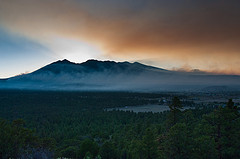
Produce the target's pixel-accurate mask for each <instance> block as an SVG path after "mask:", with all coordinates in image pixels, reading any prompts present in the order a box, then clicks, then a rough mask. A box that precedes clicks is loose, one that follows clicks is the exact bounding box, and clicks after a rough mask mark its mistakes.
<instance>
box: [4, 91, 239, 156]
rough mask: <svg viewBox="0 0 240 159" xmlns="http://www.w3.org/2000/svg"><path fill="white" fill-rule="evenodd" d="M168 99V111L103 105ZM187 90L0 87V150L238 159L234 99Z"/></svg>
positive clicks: (15, 153)
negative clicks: (211, 98)
mask: <svg viewBox="0 0 240 159" xmlns="http://www.w3.org/2000/svg"><path fill="white" fill-rule="evenodd" d="M163 97H164V98H166V99H170V100H169V101H168V102H167V103H166V104H167V105H168V106H169V108H170V110H169V111H164V112H159V113H152V112H141V113H134V112H131V111H127V112H124V111H118V110H113V111H105V108H114V107H121V106H138V105H143V104H151V103H154V104H156V103H159V99H160V98H163ZM185 99H186V94H185V93H182V94H175V93H171V92H168V93H135V92H67V91H65V92H64V91H63V92H61V91H48V92H47V91H46V92H45V91H22V90H1V91H0V158H1V159H9V158H22V159H25V158H26V159H30V158H36V159H41V158H62V157H64V158H72V159H230V158H231V159H239V158H240V113H239V108H238V103H234V101H233V100H232V99H226V101H225V102H224V103H218V104H217V106H216V105H212V106H211V105H210V104H209V105H207V106H205V105H201V104H197V103H194V104H193V105H194V109H187V110H181V108H182V107H183V106H185V105H186V104H189V102H187V101H186V100H185Z"/></svg>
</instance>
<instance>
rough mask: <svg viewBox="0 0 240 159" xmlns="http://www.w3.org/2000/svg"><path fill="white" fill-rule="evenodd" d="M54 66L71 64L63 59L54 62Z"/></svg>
mask: <svg viewBox="0 0 240 159" xmlns="http://www.w3.org/2000/svg"><path fill="white" fill-rule="evenodd" d="M54 64H73V62H71V61H69V60H67V59H64V60H58V61H56V62H54Z"/></svg>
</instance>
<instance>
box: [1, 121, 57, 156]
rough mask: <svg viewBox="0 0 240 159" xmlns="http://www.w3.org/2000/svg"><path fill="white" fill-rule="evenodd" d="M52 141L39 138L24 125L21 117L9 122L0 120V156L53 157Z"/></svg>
mask: <svg viewBox="0 0 240 159" xmlns="http://www.w3.org/2000/svg"><path fill="white" fill-rule="evenodd" d="M53 148H54V142H53V141H52V140H51V139H46V138H45V139H40V138H38V137H37V136H36V135H35V134H34V132H33V131H32V130H30V129H27V128H25V127H24V121H23V120H21V119H18V120H14V121H13V122H12V123H9V122H7V121H5V120H0V158H1V159H9V158H31V157H33V158H36V157H41V156H47V157H49V158H51V157H53V153H52V150H53Z"/></svg>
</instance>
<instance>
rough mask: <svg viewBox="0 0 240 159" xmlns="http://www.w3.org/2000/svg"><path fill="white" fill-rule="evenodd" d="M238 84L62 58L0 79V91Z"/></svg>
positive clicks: (232, 79)
mask: <svg viewBox="0 0 240 159" xmlns="http://www.w3.org/2000/svg"><path fill="white" fill-rule="evenodd" d="M239 81H240V76H237V75H215V74H209V73H203V72H199V71H196V72H181V71H170V70H165V69H162V68H157V67H153V66H148V65H144V64H141V63H138V62H133V63H130V62H127V61H125V62H115V61H99V60H94V59H90V60H87V61H85V62H82V63H74V62H71V61H68V60H67V59H64V60H58V61H56V62H53V63H50V64H48V65H46V66H44V67H42V68H40V69H38V70H36V71H33V72H31V73H28V74H24V75H19V76H15V77H11V78H8V79H4V80H3V79H2V80H0V88H17V89H43V90H133V91H139V90H147V91H163V90H165V91H182V90H194V91H195V90H202V89H203V90H204V88H219V89H220V88H225V87H231V88H237V90H238V87H239V85H240V84H239ZM216 86H220V87H216ZM221 86H224V87H221ZM239 88H240V87H239ZM205 90H206V89H205ZM212 90H213V89H212ZM221 90H228V89H221ZM239 90H240V89H239Z"/></svg>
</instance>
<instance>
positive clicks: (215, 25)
mask: <svg viewBox="0 0 240 159" xmlns="http://www.w3.org/2000/svg"><path fill="white" fill-rule="evenodd" d="M239 19H240V1H237V0H228V1H224V0H222V1H219V0H211V1H207V0H196V1H189V0H182V1H179V0H172V1H168V0H132V1H129V0H101V1H99V0H0V43H2V44H0V50H1V51H0V55H1V56H2V58H0V72H1V74H0V78H1V77H9V76H12V75H16V74H19V73H23V72H25V71H33V70H34V69H37V68H39V67H41V66H43V65H45V64H47V63H49V62H52V61H55V60H58V59H63V58H67V59H69V60H71V61H74V62H83V61H85V60H87V59H89V58H96V59H100V60H105V59H108V60H117V61H139V62H142V63H145V64H151V65H155V66H158V67H162V68H166V69H184V70H187V71H188V70H192V69H200V70H204V71H208V72H216V73H227V74H240V20H239ZM1 33H2V34H1ZM3 33H4V34H3ZM1 36H2V37H1ZM9 37H10V38H9ZM6 39H8V40H6ZM9 39H10V40H9ZM22 39H24V40H25V41H26V42H25V43H24V44H22ZM9 41H10V42H9ZM10 46H12V47H10ZM23 46H24V49H23ZM14 47H15V48H16V49H14ZM39 50H41V51H39ZM26 52H27V53H26ZM10 67H11V68H10Z"/></svg>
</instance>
